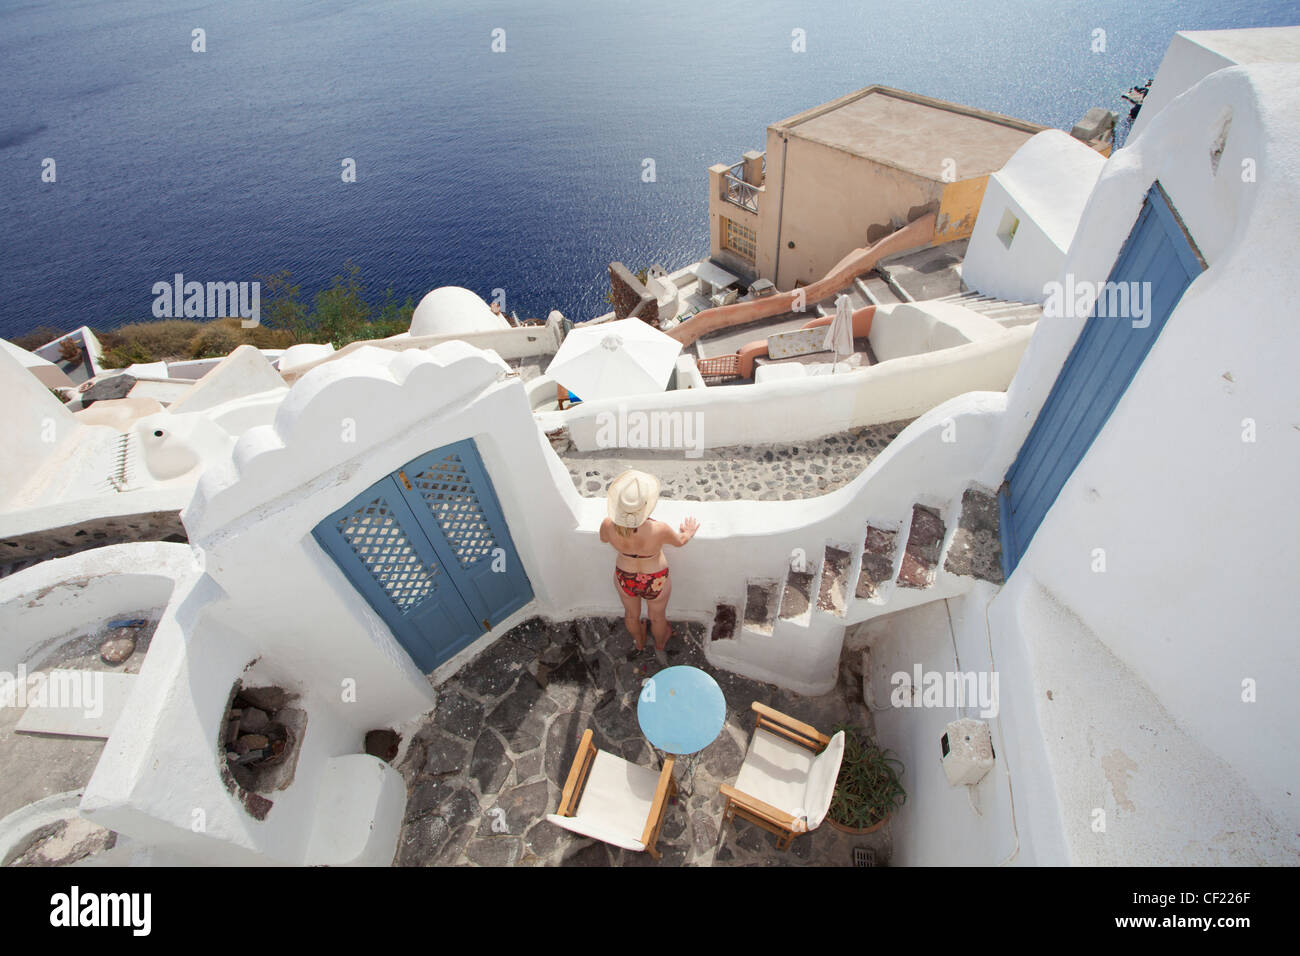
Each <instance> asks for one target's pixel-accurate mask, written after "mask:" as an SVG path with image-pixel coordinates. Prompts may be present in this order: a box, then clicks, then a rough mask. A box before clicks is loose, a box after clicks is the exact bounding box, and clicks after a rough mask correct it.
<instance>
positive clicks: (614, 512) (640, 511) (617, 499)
mask: <svg viewBox="0 0 1300 956" xmlns="http://www.w3.org/2000/svg"><path fill="white" fill-rule="evenodd" d="M658 503H659V479H658V478H656V477H655V476H654V475H647V474H646V473H645V472H644V471H637V470H636V469H635V468H629V469H628V470H627V471H625V472H623V474H621V475H619V476H618V477H617V478H615V479H614V480H613V481H611V482H610V483H609V518H610V520H611V521H613V522H614V524H617V525H622V526H623V527H624V528H639V527H641V525H642V524H643V523H644V522H645V519H646V518H648V517H650V512H652V511H654V509H655V505H656V504H658Z"/></svg>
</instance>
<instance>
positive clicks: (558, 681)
mask: <svg viewBox="0 0 1300 956" xmlns="http://www.w3.org/2000/svg"><path fill="white" fill-rule="evenodd" d="M673 628H674V633H673V638H672V640H671V641H670V642H669V653H668V658H669V665H670V666H672V665H678V664H690V665H693V666H695V667H700V668H702V669H704V670H706V671H708V672H709V673H710V674H712V675H713V677H714V679H716V680H717V681H718V684H719V686H720V687H721V688H722V691H723V693H724V695H725V696H726V701H727V719H726V725H725V726H724V728H723V731H722V733H721V734H720V735H719V737H718V739H717V740H715V741H714V742H713V743H712V744H711V745H710V746H709V747H708V748H706V749H705V750H704V751H703V753H702V755H701V759H700V761H699V765H698V768H697V770H696V773H695V778H694V785H693V786H692V787H691V790H692V793H691V794H690V795H689V796H688V795H686V794H685V793H682V794H681V795H679V797H678V798H677V799H676V800H675V801H673V802H672V803H670V804H669V806H668V810H667V812H666V814H665V817H664V824H663V831H662V835H661V836H660V840H659V850H660V852H661V853H662V859H661V860H660V861H658V862H656V861H655V860H654V859H653V858H652V857H650V855H649V854H647V853H632V852H629V851H626V850H622V849H619V848H617V847H612V846H608V845H607V844H604V843H600V842H598V841H595V840H591V839H589V838H586V837H581V836H579V835H577V834H575V833H571V832H569V831H568V830H565V829H563V828H561V827H557V826H555V825H553V824H551V823H549V822H547V820H546V814H547V813H551V812H554V811H555V809H556V808H557V807H558V806H559V802H560V792H561V790H562V788H563V784H564V781H565V778H566V777H567V775H568V772H569V767H570V765H571V764H572V762H573V756H574V753H575V751H576V749H577V745H578V742H579V740H580V739H581V737H582V734H583V731H585V730H586V729H587V728H588V727H590V728H592V730H593V731H594V736H595V742H596V745H597V746H598V747H600V748H601V749H603V750H609V751H612V752H614V753H618V754H620V755H621V756H623V757H624V758H626V759H628V760H632V761H635V762H637V763H639V764H642V765H643V766H647V767H654V766H655V765H656V764H655V757H654V754H653V752H652V751H651V749H650V746H649V744H648V743H647V742H646V741H645V739H644V737H642V735H641V731H640V728H639V726H638V724H637V719H636V710H635V708H636V701H637V697H638V695H639V693H640V689H641V682H642V681H643V680H644V679H645V678H648V677H651V676H653V675H654V673H655V672H656V671H658V670H659V669H660V667H659V665H658V664H657V663H656V661H655V658H654V655H653V653H652V652H650V651H646V652H645V653H643V654H639V655H637V654H635V653H634V649H633V646H632V638H631V636H630V635H629V634H628V632H627V629H626V628H625V627H624V625H623V623H622V621H621V620H610V619H584V620H579V621H573V622H564V623H559V624H548V623H546V622H544V621H542V620H540V619H533V620H530V621H527V622H525V623H523V624H521V625H519V626H518V627H516V628H515V629H513V630H512V631H510V632H509V633H508V634H506V635H505V636H503V637H502V638H501V639H500V640H498V641H497V642H496V643H495V644H493V645H492V646H491V647H490V648H488V649H487V650H486V651H484V652H483V653H482V654H480V655H479V656H478V657H477V658H476V659H475V660H473V661H472V662H470V663H469V664H468V665H467V666H466V667H464V668H463V669H462V670H461V671H460V672H459V673H458V674H457V675H456V676H455V677H454V678H452V679H451V680H449V681H447V682H446V683H444V684H442V685H441V686H440V687H439V690H438V703H437V707H436V708H435V710H434V711H433V712H432V713H431V714H430V715H427V716H426V717H425V718H423V719H422V720H420V721H418V722H416V723H415V724H413V725H407V726H406V727H404V728H403V733H404V740H403V742H402V749H401V750H400V751H399V754H398V756H397V758H396V759H395V761H394V763H395V765H396V766H397V768H398V769H399V771H400V772H401V773H402V775H403V776H404V777H405V779H406V782H407V788H408V800H407V808H406V819H405V821H404V823H403V828H402V835H401V840H400V843H399V847H398V852H397V858H396V861H395V862H396V863H397V864H398V865H400V866H449V865H458V866H463V865H479V866H715V865H716V866H851V865H854V861H853V851H854V848H855V847H865V848H867V849H868V851H869V853H870V855H871V859H872V862H873V863H874V864H875V865H878V866H879V865H885V864H886V863H887V862H888V858H889V850H890V828H891V826H892V825H893V824H892V823H888V822H887V823H886V824H885V826H884V827H883V828H882V829H881V830H879V831H877V832H876V833H873V834H868V835H864V836H857V835H850V834H846V833H843V832H841V831H839V830H836V829H835V828H834V827H832V826H831V825H830V824H829V823H824V824H823V825H822V826H821V827H820V828H818V829H817V830H815V831H813V832H812V833H806V834H802V835H800V836H798V837H796V838H795V840H794V843H793V845H792V846H791V847H790V849H788V850H785V851H778V850H777V849H776V838H775V837H774V836H773V835H772V834H770V833H768V832H767V831H765V830H762V829H760V828H758V827H756V826H753V825H752V824H750V823H747V822H744V821H739V820H738V821H735V822H733V823H728V824H727V825H726V826H725V827H724V828H723V830H722V832H721V834H720V833H719V825H720V823H721V820H722V809H723V799H722V796H721V794H720V792H719V785H720V784H722V783H734V782H735V779H736V774H737V772H738V771H739V769H740V764H741V761H742V760H743V758H744V752H745V748H746V747H747V745H748V742H749V738H750V735H751V733H752V731H753V726H754V722H753V711H752V710H751V709H750V705H751V704H752V702H753V701H755V700H758V701H762V702H764V703H766V704H768V705H770V706H772V707H775V708H776V709H778V710H781V711H783V712H785V713H788V714H790V715H791V716H793V717H796V718H798V719H800V720H803V721H806V722H808V723H811V724H812V725H814V726H815V727H817V728H818V729H819V730H822V731H823V732H830V731H831V729H832V728H833V726H834V725H835V724H836V723H837V722H841V721H845V722H850V723H853V724H855V725H857V726H862V727H865V728H866V729H867V730H868V731H871V730H873V729H874V728H873V724H872V721H871V714H870V712H869V711H868V709H867V708H866V707H865V706H864V704H863V701H862V690H861V688H862V680H861V678H862V675H861V664H860V660H859V659H857V655H849V654H846V655H845V657H844V659H843V661H842V662H841V668H840V682H839V686H838V688H837V689H836V690H835V691H833V692H832V693H829V694H826V695H824V696H822V697H801V696H799V695H797V694H793V693H791V692H789V691H785V690H782V689H780V688H777V687H774V686H772V685H769V684H763V683H759V682H757V681H752V680H748V679H746V678H744V677H740V676H739V675H736V674H733V673H731V672H729V671H722V670H717V669H715V668H713V667H711V666H710V665H709V664H707V663H706V662H705V660H704V653H703V649H702V640H703V639H704V636H705V626H704V625H702V624H693V623H683V622H675V623H674V625H673ZM679 767H681V763H680V761H679ZM678 779H679V780H680V779H681V773H680V771H679V773H678ZM903 782H904V786H906V785H907V778H906V777H904V781H903ZM502 811H503V812H502ZM494 824H495V827H494Z"/></svg>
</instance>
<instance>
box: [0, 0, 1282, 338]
mask: <svg viewBox="0 0 1300 956" xmlns="http://www.w3.org/2000/svg"><path fill="white" fill-rule="evenodd" d="M1295 23H1300V4H1298V3H1296V2H1265V3H1261V2H1247V0H1154V2H1142V3H1134V2H1132V0H1092V2H1085V0H863V2H856V3H854V2H844V0H834V2H824V0H804V2H798V3H794V2H774V0H746V2H735V0H712V2H708V3H701V2H698V0H658V2H626V0H552V2H546V0H526V2H525V0H481V2H465V3H448V2H436V3H435V2H421V0H364V2H348V0H310V2H308V0H301V2H299V0H217V2H189V3H184V2H178V3H173V2H160V0H80V2H77V0H57V2H56V0H34V2H25V3H24V2H11V3H3V4H0V104H2V105H0V336H6V337H12V336H14V335H17V334H21V333H22V332H24V331H26V330H28V329H30V328H32V327H34V326H36V325H42V324H49V325H54V326H57V327H61V328H72V327H75V326H77V325H80V324H89V325H91V326H94V327H97V328H111V327H114V326H116V325H118V324H120V323H122V322H125V321H135V320H140V319H147V318H149V317H150V308H151V304H152V302H153V293H152V287H153V284H154V283H155V282H158V281H167V280H170V279H171V277H172V275H173V274H174V273H177V272H182V273H184V274H185V276H186V278H187V279H196V280H198V281H204V282H206V281H245V280H252V279H253V278H254V277H256V276H257V275H259V274H265V273H269V272H274V271H278V270H282V269H287V270H289V271H290V272H291V273H292V274H293V276H294V279H295V281H297V282H299V283H300V284H301V286H302V290H303V294H304V297H310V295H311V294H313V293H314V292H315V291H317V290H318V289H320V288H323V287H325V286H327V285H328V284H329V282H330V280H331V278H332V277H333V276H335V275H337V274H338V273H340V272H341V271H342V269H343V266H344V263H345V262H346V261H348V260H351V261H352V262H355V263H356V264H357V265H358V266H359V267H360V268H361V271H362V277H363V280H364V281H365V283H366V285H367V289H368V290H371V291H373V292H378V291H382V290H383V289H385V288H392V289H393V290H394V292H395V293H396V294H397V296H398V298H399V299H402V298H405V297H406V296H408V295H410V296H412V297H414V298H415V299H417V300H418V299H419V297H420V296H421V295H423V294H424V293H425V292H427V291H428V290H430V289H432V288H436V287H437V286H440V285H453V284H454V285H463V286H466V287H468V288H471V289H474V290H475V291H476V292H478V293H479V294H480V295H482V296H484V297H485V298H487V297H488V296H490V295H491V293H492V290H493V289H495V288H502V289H504V290H505V291H506V305H507V308H508V309H512V310H514V311H516V312H517V313H518V314H519V315H520V316H521V317H532V316H544V315H546V313H547V312H548V311H549V310H550V309H553V308H558V309H560V310H561V311H563V312H564V313H565V314H566V315H568V316H569V317H570V318H572V319H574V320H577V321H581V320H584V319H588V318H591V317H593V316H595V315H599V314H601V313H603V312H605V311H607V306H606V305H605V303H604V294H605V292H606V291H607V287H608V280H607V277H606V267H607V264H608V263H609V262H610V261H611V260H614V259H619V260H622V261H623V262H625V263H627V264H628V265H629V266H631V267H632V268H634V269H636V268H640V267H642V266H645V265H648V264H650V263H652V262H659V263H662V264H663V265H665V266H667V267H668V268H670V269H672V268H676V267H678V266H681V265H684V264H686V263H688V262H690V261H693V260H694V259H696V258H698V257H700V256H701V255H703V254H705V253H706V252H707V248H708V227H707V203H706V188H707V173H706V170H707V168H708V166H709V165H711V164H712V163H715V162H720V161H721V162H727V163H732V162H736V161H738V160H739V159H740V154H741V153H742V152H743V151H744V150H746V149H761V148H763V145H764V139H765V133H764V131H765V128H766V126H767V125H768V124H769V123H772V122H775V121H777V120H779V119H782V118H784V117H786V116H789V115H792V114H794V113H797V112H799V111H801V110H803V109H806V108H808V107H810V106H813V105H816V104H818V103H821V102H824V101H826V100H829V99H832V98H834V97H836V96H839V95H842V94H843V93H846V92H849V91H851V90H854V89H858V88H860V87H862V86H866V85H869V84H871V83H883V84H887V85H890V86H895V87H901V88H904V89H908V90H913V91H916V92H919V93H924V94H928V95H931V96H937V97H942V98H945V99H951V100H955V101H957V102H960V103H964V104H968V105H971V106H976V107H981V108H984V109H991V110H996V111H999V112H1003V113H1008V114H1010V115H1013V116H1018V117H1021V118H1024V119H1028V120H1032V121H1035V122H1039V123H1043V124H1047V125H1051V126H1056V127H1063V128H1066V129H1068V128H1069V127H1070V126H1071V125H1072V124H1073V123H1074V122H1075V121H1076V120H1077V119H1078V118H1079V117H1080V116H1082V114H1083V113H1084V112H1085V111H1086V110H1087V109H1088V108H1089V107H1091V106H1098V105H1100V106H1106V107H1109V108H1111V109H1115V110H1121V111H1122V110H1123V109H1124V107H1125V104H1124V103H1123V102H1122V101H1120V99H1119V94H1120V93H1121V92H1123V91H1124V90H1126V89H1128V88H1129V87H1130V86H1132V85H1133V84H1134V83H1137V82H1141V81H1144V80H1146V79H1147V78H1149V77H1150V76H1152V75H1154V73H1155V71H1156V68H1157V67H1158V65H1159V62H1160V58H1161V56H1162V55H1163V53H1164V51H1165V48H1166V47H1167V46H1168V43H1169V40H1170V37H1171V36H1172V34H1173V33H1174V31H1176V30H1180V29H1223V28H1229V27H1244V26H1272V25H1282V24H1295ZM196 28H201V29H203V30H204V31H205V34H206V52H203V53H197V52H193V51H192V49H191V43H192V39H191V38H192V31H193V30H194V29H196ZM796 28H798V29H802V30H804V31H805V32H806V37H807V51H806V52H804V53H795V52H793V51H792V48H791V34H792V31H793V30H795V29H796ZM496 29H502V30H504V31H505V34H504V37H505V52H501V53H494V52H492V50H491V45H492V41H493V31H494V30H496ZM1096 29H1102V30H1105V39H1106V49H1105V52H1102V53H1098V52H1094V51H1093V49H1092V45H1093V31H1094V30H1096ZM47 157H48V158H53V159H54V160H55V162H56V172H57V181H56V182H55V183H43V182H42V181H41V170H42V161H43V160H44V159H45V158H47ZM345 158H352V159H354V160H355V162H356V170H357V181H356V182H355V183H344V182H343V181H342V178H341V176H340V173H341V163H342V161H343V160H344V159H345ZM646 158H651V159H653V160H654V162H655V173H656V179H655V181H654V182H643V181H642V169H643V160H644V159H646Z"/></svg>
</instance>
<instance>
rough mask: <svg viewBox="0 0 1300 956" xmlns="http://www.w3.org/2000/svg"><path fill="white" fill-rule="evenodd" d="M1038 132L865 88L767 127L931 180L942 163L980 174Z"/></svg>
mask: <svg viewBox="0 0 1300 956" xmlns="http://www.w3.org/2000/svg"><path fill="white" fill-rule="evenodd" d="M1044 128H1045V127H1042V126H1039V125H1037V124H1035V123H1026V122H1025V121H1023V120H1018V119H1014V118H1012V117H1010V116H1003V115H1002V114H1000V113H991V112H989V111H987V110H978V109H973V108H971V107H966V106H959V105H958V104H956V103H949V102H946V101H945V100H939V99H934V98H932V97H928V96H920V95H919V94H916V93H907V92H904V91H903V90H895V89H891V88H889V87H885V86H868V87H866V88H865V89H861V90H858V91H857V92H855V93H849V94H848V95H847V96H842V97H840V98H839V99H835V100H831V101H830V102H829V103H824V104H822V105H821V106H816V107H813V108H812V109H810V110H806V111H804V112H803V113H799V114H797V115H795V116H792V117H790V118H789V119H785V120H782V121H781V122H779V123H776V124H774V125H773V127H772V129H774V130H776V131H778V132H784V133H787V134H788V135H790V136H797V137H799V138H801V139H807V140H811V141H813V142H817V143H821V144H822V145H824V146H830V147H832V148H834V149H840V150H844V151H845V152H848V153H852V154H853V155H855V156H861V157H863V158H865V159H871V160H875V161H877V162H880V163H883V164H885V165H887V166H894V167H896V168H898V169H903V170H906V171H908V172H911V173H914V174H916V175H918V176H924V177H926V178H928V179H936V180H937V179H939V178H940V175H941V173H942V171H943V169H944V164H945V162H946V161H947V160H953V161H955V162H956V164H957V170H958V173H959V178H961V179H968V178H970V177H972V176H983V175H986V174H988V173H992V172H994V171H996V170H997V169H1000V168H1001V167H1002V164H1003V163H1005V162H1006V158H1007V156H1008V155H1010V154H1011V153H1014V152H1015V151H1016V150H1017V149H1019V148H1020V147H1021V146H1022V145H1023V144H1024V143H1025V142H1026V141H1027V140H1028V139H1029V138H1030V137H1031V136H1033V135H1034V134H1035V133H1037V132H1039V131H1041V130H1042V129H1044Z"/></svg>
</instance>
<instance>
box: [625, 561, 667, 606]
mask: <svg viewBox="0 0 1300 956" xmlns="http://www.w3.org/2000/svg"><path fill="white" fill-rule="evenodd" d="M614 577H616V578H617V579H618V586H619V587H621V588H622V589H623V593H624V594H626V595H627V596H628V597H635V598H645V599H646V600H647V601H653V600H655V599H656V598H657V597H659V595H660V594H662V593H663V590H664V585H665V584H667V583H668V569H667V568H664V569H663V570H662V571H655V572H654V573H652V574H649V573H642V572H640V571H624V570H623V569H622V568H615V569H614Z"/></svg>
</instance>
